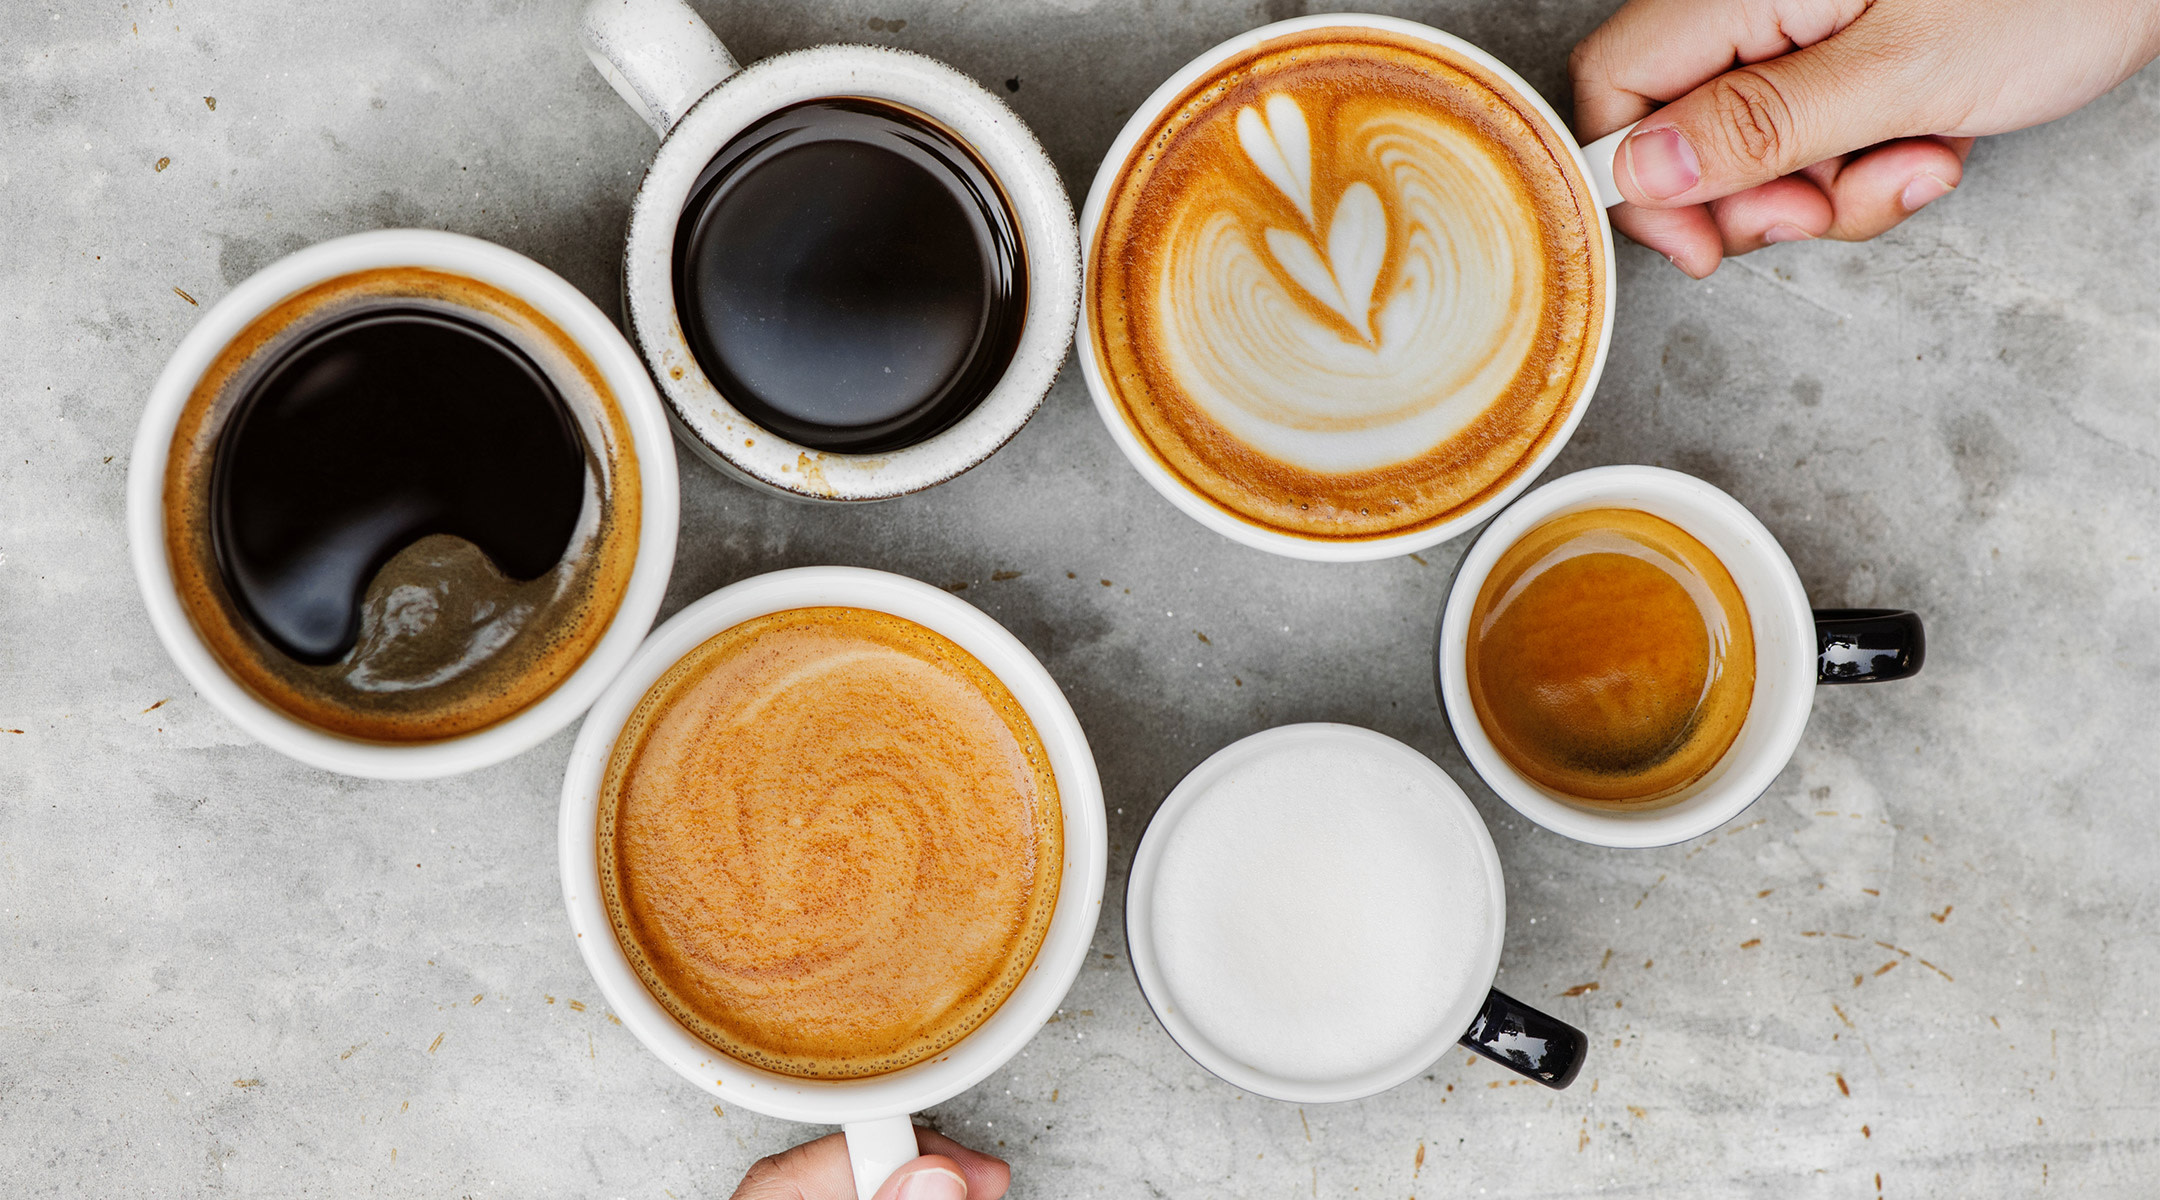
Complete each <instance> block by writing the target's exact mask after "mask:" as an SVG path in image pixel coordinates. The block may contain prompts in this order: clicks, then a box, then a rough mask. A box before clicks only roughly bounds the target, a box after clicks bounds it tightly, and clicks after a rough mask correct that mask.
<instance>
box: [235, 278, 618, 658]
mask: <svg viewBox="0 0 2160 1200" xmlns="http://www.w3.org/2000/svg"><path fill="white" fill-rule="evenodd" d="M585 469H586V467H585V452H584V441H583V439H582V437H581V436H580V435H579V433H578V429H577V425H576V424H575V422H574V421H573V420H572V418H571V416H570V413H569V411H568V409H567V407H566V406H565V404H564V402H563V400H562V397H561V396H560V395H559V394H558V393H557V392H556V390H555V388H554V386H553V385H552V384H551V383H550V382H549V381H548V379H547V377H546V376H545V375H544V374H542V373H541V371H540V369H539V368H538V367H537V366H535V365H534V364H533V362H532V361H531V359H529V358H528V357H527V356H526V355H525V354H524V353H523V352H522V351H520V350H519V349H518V348H517V347H516V346H514V345H512V344H511V343H510V342H509V341H507V340H505V339H504V338H502V337H501V336H499V335H497V334H495V333H493V332H492V331H490V330H488V329H485V328H482V327H481V326H479V325H478V324H475V323H473V322H470V321H466V320H462V319H460V318H457V317H454V316H449V315H446V314H444V313H441V312H436V311H431V310H426V309H419V308H406V307H377V308H370V309H365V310H362V311H360V312H358V313H354V314H352V315H349V316H346V317H343V318H341V319H339V320H336V321H333V322H331V323H329V324H327V325H325V326H323V327H322V328H321V329H318V330H315V331H313V332H311V333H309V334H307V335H306V336H305V337H303V338H302V339H300V340H299V341H297V342H296V343H295V344H294V345H293V346H292V347H290V348H289V349H287V350H286V351H285V352H283V353H282V354H281V355H280V356H279V358H278V359H277V360H276V361H275V362H274V363H272V364H271V366H270V367H269V368H267V369H266V370H265V371H264V372H263V374H262V376H261V378H260V379H258V380H257V381H256V382H255V383H254V384H253V385H252V386H251V387H250V388H249V389H248V391H247V393H246V394H245V395H244V396H243V397H242V398H241V400H240V402H239V404H238V405H237V406H236V408H235V409H234V412H233V415H232V417H231V418H230V419H229V420H228V422H227V423H226V425H225V427H224V430H223V432H222V433H221V434H220V435H219V439H218V446H217V454H216V460H215V467H214V470H213V477H212V485H211V521H212V534H213V538H214V541H215V544H216V550H217V559H218V566H219V569H220V571H221V573H222V574H223V576H224V579H225V584H226V587H227V589H228V590H229V591H230V592H231V594H232V596H233V598H234V600H235V601H236V602H237V603H238V605H239V607H240V608H241V610H242V611H243V612H244V613H245V614H246V616H247V617H248V618H249V619H250V620H251V621H252V622H253V623H254V624H255V626H256V628H257V629H259V630H260V631H261V632H262V633H263V635H264V636H265V637H267V638H268V639H269V640H270V641H271V642H272V643H274V644H275V645H276V646H277V647H278V648H279V649H280V650H282V651H284V652H285V653H287V654H289V655H291V656H292V657H293V658H295V659H298V660H300V661H301V662H306V663H327V662H332V661H335V660H336V659H338V658H339V657H341V656H343V655H344V654H345V653H346V652H347V651H348V650H350V649H351V648H352V646H353V643H354V641H355V640H356V639H357V637H358V636H359V630H360V609H361V599H362V594H363V593H364V592H365V590H366V588H367V585H368V582H369V580H371V579H372V578H374V576H375V574H376V572H377V571H379V570H380V569H381V568H382V566H383V564H384V563H386V562H388V561H389V560H390V559H391V558H392V557H393V556H394V555H396V554H397V552H398V551H400V550H402V549H404V548H405V547H407V546H409V545H411V544H412V543H414V542H416V541H418V540H419V539H421V538H423V537H427V536H429V535H431V534H451V535H455V536H457V537H461V538H464V539H466V540H467V541H470V542H472V543H473V544H474V545H476V546H478V547H479V548H480V550H481V551H483V552H484V553H485V554H486V555H487V557H488V558H489V560H490V561H492V563H493V564H494V566H495V567H496V569H498V570H500V571H501V572H502V573H503V574H505V575H507V576H509V577H510V578H512V579H520V580H524V579H533V578H536V577H538V576H539V575H541V574H543V573H544V572H546V571H548V570H549V569H550V568H552V567H554V566H555V565H556V564H557V563H558V562H559V561H560V560H561V558H562V555H563V551H564V550H565V549H566V548H567V546H568V545H569V542H570V538H571V535H572V534H573V533H574V532H575V530H576V527H577V523H578V517H579V512H580V509H581V507H582V505H583V503H584V491H585V487H584V477H585Z"/></svg>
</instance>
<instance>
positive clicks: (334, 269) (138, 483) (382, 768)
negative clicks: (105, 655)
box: [127, 229, 681, 779]
mask: <svg viewBox="0 0 2160 1200" xmlns="http://www.w3.org/2000/svg"><path fill="white" fill-rule="evenodd" d="M390 267H425V268H429V269H432V270H437V271H442V272H444V273H446V274H451V275H460V276H463V277H465V278H468V279H474V280H478V281H479V282H481V283H485V284H491V285H493V286H494V287H497V288H500V289H501V290H503V291H505V292H507V293H509V294H510V295H512V296H515V297H517V298H518V299H520V300H523V301H524V302H525V303H527V304H530V305H532V306H533V308H535V309H537V310H538V311H539V312H540V314H541V315H542V316H545V317H546V318H547V319H548V320H550V321H552V322H554V323H555V325H556V326H557V327H558V328H560V329H561V330H562V331H563V332H564V333H565V334H566V335H568V336H569V337H570V338H571V340H573V341H575V342H576V343H577V345H578V346H579V348H580V349H582V350H583V351H584V352H585V353H586V355H587V356H588V357H590V358H591V360H592V362H593V365H594V366H595V367H597V368H598V369H599V371H600V373H601V376H602V377H603V378H604V379H605V380H606V382H607V386H608V388H609V390H610V391H611V392H613V393H614V396H615V400H616V403H617V404H618V405H619V406H620V407H621V410H622V414H623V418H624V420H625V422H626V423H627V424H628V425H629V428H630V447H629V449H630V451H631V452H632V453H634V454H635V455H636V456H637V465H638V471H637V479H638V487H639V488H640V489H641V495H640V504H639V511H640V513H641V517H640V522H639V526H638V544H637V563H636V565H635V566H634V567H633V568H632V570H631V575H630V583H629V585H628V587H627V588H625V590H624V592H623V597H622V602H621V604H620V605H618V606H617V608H616V610H615V615H614V617H613V618H612V619H611V620H610V621H609V623H608V626H607V630H606V632H605V633H604V634H602V635H601V638H600V641H599V642H598V643H596V644H595V645H594V646H593V649H592V652H591V653H590V654H588V655H587V656H586V658H585V661H584V662H582V663H580V664H579V665H578V667H577V669H576V670H574V671H572V672H571V673H570V675H569V676H568V677H567V678H565V679H564V680H563V681H562V682H561V683H560V684H558V685H556V687H555V688H554V690H552V691H550V692H549V693H548V694H547V695H545V696H543V697H541V698H540V699H539V700H538V701H536V702H535V703H533V704H532V705H531V706H530V707H527V708H525V709H523V710H522V711H520V712H517V713H515V714H513V715H511V716H509V717H506V718H504V719H503V720H501V721H498V722H496V723H495V724H493V725H490V726H488V727H487V728H485V729H481V730H477V731H475V732H473V733H468V734H464V735H461V736H458V737H453V738H445V739H443V740H441V741H434V742H367V741H360V740H358V739H355V738H348V737H341V736H339V735H337V734H334V733H329V732H327V731H325V730H321V729H318V728H316V727H314V726H312V725H309V724H306V723H305V722H302V721H299V720H296V719H295V718H293V717H291V716H289V715H287V714H286V713H285V712H284V711H283V710H281V709H278V708H276V707H275V706H273V705H271V704H269V703H267V702H265V701H264V700H262V699H261V698H259V697H257V696H256V695H255V693H254V692H252V691H249V690H248V689H247V688H246V687H243V686H242V685H241V684H240V683H239V682H238V681H237V680H235V679H234V678H233V677H232V676H231V675H229V674H227V673H226V670H225V668H224V667H222V666H220V665H219V663H218V661H217V658H216V656H215V655H213V654H212V653H211V651H210V648H209V647H208V646H207V645H206V644H205V643H204V642H203V639H202V636H201V634H200V633H198V632H197V631H196V629H195V624H194V622H193V621H192V620H190V619H189V617H188V614H187V610H186V608H185V607H184V606H183V605H182V604H181V601H180V597H179V594H178V592H177V591H175V589H174V584H173V569H172V559H171V555H170V552H169V549H168V547H167V544H166V540H165V470H166V464H167V462H168V460H169V459H170V457H171V454H172V439H173V432H174V430H175V428H176V427H177V425H178V422H179V420H180V416H181V413H182V411H183V410H184V409H185V408H186V407H187V402H188V397H189V396H190V395H192V394H193V392H194V391H195V386H196V383H197V382H198V381H199V380H200V379H201V378H202V375H203V372H204V371H205V370H207V369H209V367H210V366H211V364H212V363H213V362H214V361H215V360H216V358H217V357H218V355H219V354H220V353H221V352H222V351H223V350H224V349H225V347H226V346H227V345H228V344H229V343H231V341H232V340H233V339H234V338H235V337H237V336H239V335H240V333H241V332H242V331H243V330H245V329H247V327H248V326H249V325H251V324H253V323H254V321H255V320H256V318H258V317H260V316H262V315H263V314H264V313H266V312H268V311H269V310H270V309H272V308H274V307H276V306H277V305H278V304H279V303H280V302H282V301H284V300H285V299H287V298H288V297H291V296H293V295H295V294H297V293H299V292H302V291H305V290H306V289H308V288H310V287H313V286H315V285H316V284H319V283H323V282H325V281H327V280H331V279H336V278H339V277H341V276H345V275H351V274H354V273H356V272H360V271H370V270H376V269H380V268H390ZM680 518H681V501H680V500H679V498H678V495H677V490H676V475H675V447H674V445H673V444H672V442H671V441H670V439H669V437H668V428H667V419H666V417H665V416H663V415H662V413H661V409H660V397H659V396H658V395H656V394H655V393H654V391H653V386H652V380H651V378H650V377H649V376H648V375H647V374H646V373H645V368H644V365H643V364H641V363H640V362H639V361H638V357H637V352H636V351H634V350H632V349H631V348H630V343H628V342H626V341H624V340H623V336H622V333H621V332H620V331H618V330H617V329H616V328H615V325H614V322H612V321H609V320H608V318H607V315H606V314H605V313H603V312H601V311H600V310H599V308H597V307H596V306H595V305H594V304H593V302H592V301H590V300H588V299H586V298H585V295H584V293H582V292H580V291H578V290H577V289H576V288H574V287H572V286H570V284H569V283H568V282H567V281H565V280H564V279H563V278H562V277H561V276H560V275H557V274H555V273H554V272H553V271H550V270H548V269H547V268H546V267H543V266H541V265H540V264H539V263H536V262H534V261H533V260H531V259H529V258H527V257H525V256H524V255H522V254H519V253H517V252H516V251H514V250H509V249H505V248H504V247H502V246H498V245H495V244H494V243H492V242H484V241H481V240H480V239H479V238H473V237H466V236H464V235H462V234H456V233H441V232H437V231H434V230H426V229H383V230H376V231H374V232H371V233H356V234H352V235H350V236H347V237H341V238H333V239H331V240H329V241H327V242H320V243H317V244H316V245H313V246H310V247H308V248H307V249H305V250H300V251H297V252H295V253H293V254H290V255H287V256H286V257H284V258H281V259H279V260H277V261H276V262H274V263H271V264H270V265H269V266H267V267H264V268H263V269H262V270H260V271H258V272H256V273H255V274H253V275H251V276H249V277H248V278H247V279H246V280H245V281H243V282H242V283H241V284H240V286H239V287H236V288H234V289H233V290H232V291H231V292H230V293H228V294H227V295H226V296H225V297H224V298H223V299H221V300H219V301H218V302H217V303H215V304H213V305H211V306H210V308H209V310H208V311H206V312H204V313H203V316H202V320H200V321H198V322H196V323H195V328H193V329H191V330H189V331H188V334H187V336H186V337H184V338H182V339H181V340H180V344H179V346H178V347H176V348H175V349H174V350H173V354H172V357H171V358H170V359H168V360H167V361H166V363H165V369H164V371H162V372H161V373H159V375H158V378H157V382H156V383H155V384H153V385H152V386H151V389H150V402H149V404H148V405H147V406H146V407H145V408H144V409H143V415H142V421H141V423H140V424H139V425H137V426H136V429H135V449H134V457H133V458H132V459H130V460H129V463H128V488H127V529H128V553H129V556H130V558H132V559H133V561H134V565H135V582H136V584H137V585H138V586H139V587H140V588H141V589H142V597H143V604H144V606H145V607H147V608H148V609H149V611H150V626H151V628H153V629H155V630H156V631H157V635H158V640H159V641H161V642H163V643H164V644H165V652H166V653H167V654H170V655H171V656H172V660H173V663H174V665H176V666H178V667H179V668H180V673H181V674H182V675H184V676H186V677H187V681H188V683H189V684H191V685H193V686H194V688H195V690H196V691H197V692H199V693H201V694H202V696H203V697H204V698H205V699H207V700H209V701H210V703H211V705H212V706H214V707H215V708H216V709H217V710H218V711H219V712H221V713H223V714H225V716H226V717H227V718H228V719H230V720H231V721H232V722H233V724H235V725H238V726H239V727H240V728H241V729H243V730H245V731H246V732H247V733H248V735H249V736H251V737H253V738H255V739H256V740H257V741H259V742H262V743H263V744H264V745H266V746H269V747H270V748H271V749H273V750H276V751H278V752H279V753H281V754H285V755H288V756H290V757H292V758H295V759H298V760H299V761H301V762H304V763H307V764H308V765H310V766H315V767H321V768H323V769H324V770H327V771H337V772H339V773H341V774H345V775H359V776H364V777H367V778H371V779H432V778H437V777H440V776H444V775H455V774H458V773H460V772H463V771H470V770H474V769H476V768H479V767H485V766H490V765H493V764H495V763H498V762H501V761H503V760H504V759H507V758H510V757H512V756H514V755H517V754H521V753H523V752H524V751H526V750H529V749H531V748H532V747H534V746H536V745H538V744H540V742H542V741H543V740H545V739H547V738H549V737H551V736H553V735H554V734H555V733H556V732H558V731H559V730H561V729H562V728H563V727H564V726H566V725H568V724H569V723H570V722H572V721H574V720H576V719H577V717H578V714H579V713H582V712H584V711H585V707H586V706H587V705H589V704H591V703H592V702H593V698H594V697H595V696H598V695H599V694H600V689H601V688H603V687H606V686H607V683H608V681H609V680H610V679H612V678H614V676H615V672H617V671H618V670H621V669H622V665H623V664H624V663H625V662H628V661H629V660H630V656H631V654H633V653H634V652H635V651H636V650H637V647H638V643H639V641H640V639H642V638H643V637H644V636H645V632H646V631H647V630H648V629H651V628H652V622H653V617H654V616H656V615H658V613H659V611H660V599H661V596H662V594H663V593H665V592H666V591H667V582H668V574H669V572H670V571H672V570H673V569H674V566H675V532H676V525H677V522H678V521H679V520H680Z"/></svg>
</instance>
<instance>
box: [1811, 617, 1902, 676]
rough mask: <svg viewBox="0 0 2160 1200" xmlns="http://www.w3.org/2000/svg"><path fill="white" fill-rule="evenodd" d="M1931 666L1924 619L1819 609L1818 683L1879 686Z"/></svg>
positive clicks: (1816, 673)
mask: <svg viewBox="0 0 2160 1200" xmlns="http://www.w3.org/2000/svg"><path fill="white" fill-rule="evenodd" d="M1926 661H1927V631H1926V630H1925V629H1923V628H1921V625H1920V614H1919V613H1916V612H1913V611H1912V610H1910V609H1903V608H1818V609H1816V610H1815V678H1816V680H1817V681H1818V682H1821V683H1881V682H1882V681H1883V680H1885V679H1904V678H1906V677H1907V676H1910V675H1916V674H1918V673H1919V671H1920V664H1922V663H1924V662H1926Z"/></svg>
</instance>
